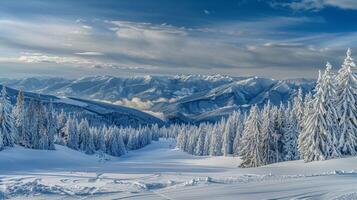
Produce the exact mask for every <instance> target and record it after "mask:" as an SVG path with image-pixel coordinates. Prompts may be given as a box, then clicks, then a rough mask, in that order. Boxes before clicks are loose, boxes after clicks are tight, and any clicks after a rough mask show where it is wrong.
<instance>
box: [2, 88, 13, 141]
mask: <svg viewBox="0 0 357 200" xmlns="http://www.w3.org/2000/svg"><path fill="white" fill-rule="evenodd" d="M11 112H12V105H11V103H10V101H9V99H8V96H7V92H6V87H5V86H3V88H2V90H1V97H0V135H1V138H2V146H5V147H6V146H9V147H12V146H14V144H15V131H16V129H15V122H14V118H13V117H12V114H11Z"/></svg>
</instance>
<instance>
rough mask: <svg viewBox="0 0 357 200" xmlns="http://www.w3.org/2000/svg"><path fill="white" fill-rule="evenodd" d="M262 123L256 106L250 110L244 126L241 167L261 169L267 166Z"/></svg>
mask: <svg viewBox="0 0 357 200" xmlns="http://www.w3.org/2000/svg"><path fill="white" fill-rule="evenodd" d="M262 142H263V141H262V137H261V123H260V119H259V111H258V108H257V106H256V105H254V106H253V107H252V108H251V109H250V113H249V116H248V117H247V119H246V121H245V125H244V132H243V138H242V143H241V144H242V148H241V152H240V156H241V159H242V163H241V164H240V167H244V168H245V167H259V166H262V165H265V164H267V161H266V160H265V154H266V152H265V149H262V146H263V145H262Z"/></svg>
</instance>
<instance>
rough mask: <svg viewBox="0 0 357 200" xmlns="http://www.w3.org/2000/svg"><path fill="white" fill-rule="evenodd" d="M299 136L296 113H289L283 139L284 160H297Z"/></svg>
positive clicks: (298, 156)
mask: <svg viewBox="0 0 357 200" xmlns="http://www.w3.org/2000/svg"><path fill="white" fill-rule="evenodd" d="M299 134H300V127H299V120H298V118H297V117H296V113H295V112H291V115H289V119H288V122H287V126H286V131H285V133H284V138H283V141H284V155H285V160H298V159H299V158H300V155H299V151H298V137H299Z"/></svg>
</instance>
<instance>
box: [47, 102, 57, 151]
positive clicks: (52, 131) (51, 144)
mask: <svg viewBox="0 0 357 200" xmlns="http://www.w3.org/2000/svg"><path fill="white" fill-rule="evenodd" d="M46 116H47V117H46V118H47V135H48V149H49V150H54V149H55V135H56V131H57V119H56V116H55V115H54V109H53V102H52V100H51V101H50V104H49V106H48V108H47V110H46Z"/></svg>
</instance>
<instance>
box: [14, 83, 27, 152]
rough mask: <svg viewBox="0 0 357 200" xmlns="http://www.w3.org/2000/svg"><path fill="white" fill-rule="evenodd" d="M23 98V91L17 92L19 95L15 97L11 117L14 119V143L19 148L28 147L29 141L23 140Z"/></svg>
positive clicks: (24, 129) (24, 130)
mask: <svg viewBox="0 0 357 200" xmlns="http://www.w3.org/2000/svg"><path fill="white" fill-rule="evenodd" d="M25 112H26V110H25V96H24V91H23V90H19V94H18V95H17V100H16V105H15V107H14V109H13V111H12V116H13V118H14V125H15V128H16V133H17V141H16V143H17V144H19V145H21V146H29V144H28V143H29V141H26V140H25V139H26V138H25V132H26V127H25V120H26V119H25Z"/></svg>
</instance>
